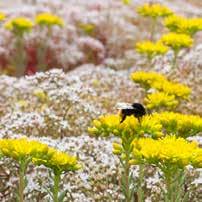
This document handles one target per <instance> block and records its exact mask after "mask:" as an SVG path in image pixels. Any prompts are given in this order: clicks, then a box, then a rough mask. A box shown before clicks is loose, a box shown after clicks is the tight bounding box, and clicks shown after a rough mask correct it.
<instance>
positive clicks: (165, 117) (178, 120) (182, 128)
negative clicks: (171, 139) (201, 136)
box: [152, 112, 202, 138]
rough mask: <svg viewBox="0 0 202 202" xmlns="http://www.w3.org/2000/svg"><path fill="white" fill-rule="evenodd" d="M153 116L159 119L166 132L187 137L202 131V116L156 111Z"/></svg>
mask: <svg viewBox="0 0 202 202" xmlns="http://www.w3.org/2000/svg"><path fill="white" fill-rule="evenodd" d="M152 116H153V118H154V119H155V120H158V121H159V122H160V123H161V124H162V125H163V128H164V129H165V130H166V133H168V134H172V133H175V134H177V135H178V136H181V137H184V138H187V137H189V136H194V135H196V134H197V133H199V132H202V118H201V117H200V116H197V115H185V114H180V113H174V112H162V113H154V114H153V115H152Z"/></svg>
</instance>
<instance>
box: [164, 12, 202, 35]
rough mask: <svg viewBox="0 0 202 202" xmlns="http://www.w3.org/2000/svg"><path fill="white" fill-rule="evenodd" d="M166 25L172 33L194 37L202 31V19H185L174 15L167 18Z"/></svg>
mask: <svg viewBox="0 0 202 202" xmlns="http://www.w3.org/2000/svg"><path fill="white" fill-rule="evenodd" d="M164 25H165V26H166V27H167V28H168V29H169V30H170V31H171V32H176V33H182V34H187V35H190V36H194V35H195V34H196V33H197V32H199V31H201V30H202V18H185V17H183V16H178V15H172V16H169V17H167V18H165V20H164Z"/></svg>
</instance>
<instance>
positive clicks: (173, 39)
mask: <svg viewBox="0 0 202 202" xmlns="http://www.w3.org/2000/svg"><path fill="white" fill-rule="evenodd" d="M160 41H161V42H162V43H163V44H165V45H166V46H169V47H170V48H172V49H173V50H174V51H179V50H180V49H182V48H189V47H191V46H192V44H193V39H192V38H191V37H190V36H189V35H187V34H178V33H173V32H171V33H168V34H165V35H163V36H162V37H161V39H160Z"/></svg>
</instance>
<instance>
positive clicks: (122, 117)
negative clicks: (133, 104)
mask: <svg viewBox="0 0 202 202" xmlns="http://www.w3.org/2000/svg"><path fill="white" fill-rule="evenodd" d="M125 119H126V115H125V114H122V116H121V121H120V123H122V122H123V121H124V120H125Z"/></svg>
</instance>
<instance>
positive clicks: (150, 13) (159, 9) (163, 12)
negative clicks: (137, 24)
mask: <svg viewBox="0 0 202 202" xmlns="http://www.w3.org/2000/svg"><path fill="white" fill-rule="evenodd" d="M137 12H138V13H139V14H140V15H142V16H145V17H152V18H157V17H166V16H169V15H171V14H173V12H172V11H171V10H170V9H169V8H167V7H166V6H163V5H161V4H148V3H146V4H144V5H143V6H140V7H138V9H137Z"/></svg>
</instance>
